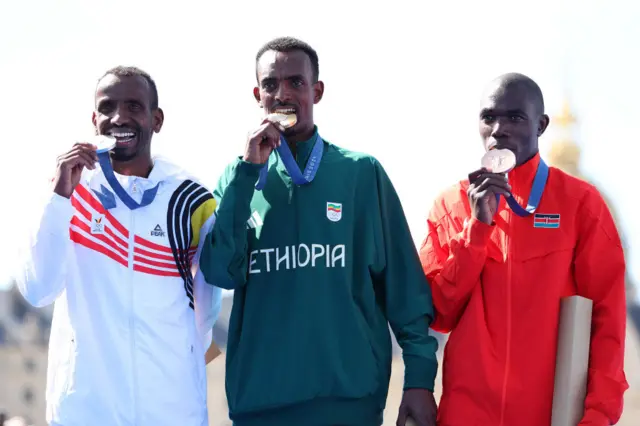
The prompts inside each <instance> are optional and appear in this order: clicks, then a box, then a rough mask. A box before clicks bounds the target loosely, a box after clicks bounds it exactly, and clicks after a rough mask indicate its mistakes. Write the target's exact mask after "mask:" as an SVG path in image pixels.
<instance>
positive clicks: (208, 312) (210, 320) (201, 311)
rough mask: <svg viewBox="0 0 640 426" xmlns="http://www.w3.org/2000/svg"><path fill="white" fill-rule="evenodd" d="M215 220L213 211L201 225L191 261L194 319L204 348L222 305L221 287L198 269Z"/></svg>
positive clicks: (209, 338)
mask: <svg viewBox="0 0 640 426" xmlns="http://www.w3.org/2000/svg"><path fill="white" fill-rule="evenodd" d="M215 221H216V215H215V213H214V214H212V215H211V216H210V217H209V219H207V221H206V222H205V223H204V224H203V225H202V228H201V229H200V241H198V249H197V251H196V254H195V256H194V257H193V263H192V265H193V270H194V279H193V289H194V300H195V304H194V305H195V312H196V321H197V326H198V331H199V334H200V336H201V338H202V341H203V346H204V348H205V349H206V348H208V347H209V346H210V345H211V339H212V329H213V326H214V324H215V323H216V320H217V319H218V315H219V314H220V308H221V305H222V289H221V288H219V287H216V286H214V285H212V283H208V282H207V281H206V280H205V278H204V275H203V274H202V271H201V270H200V253H202V246H203V245H204V240H205V236H206V235H207V234H209V232H211V229H212V228H213V224H214V223H215Z"/></svg>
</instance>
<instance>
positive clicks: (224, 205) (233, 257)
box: [200, 159, 262, 289]
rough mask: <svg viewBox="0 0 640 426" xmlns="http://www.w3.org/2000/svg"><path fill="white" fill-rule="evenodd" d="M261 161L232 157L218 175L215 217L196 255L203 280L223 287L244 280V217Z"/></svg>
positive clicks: (245, 263) (236, 284)
mask: <svg viewBox="0 0 640 426" xmlns="http://www.w3.org/2000/svg"><path fill="white" fill-rule="evenodd" d="M261 167H262V165H259V164H252V163H248V162H246V161H243V160H240V159H238V160H236V161H235V162H234V163H233V164H231V166H229V167H228V168H227V170H226V171H225V173H224V175H223V176H222V177H221V178H220V180H219V182H218V185H217V186H216V189H215V190H214V192H213V196H214V197H215V199H216V201H217V202H218V210H217V212H216V216H217V218H216V221H215V223H214V225H213V228H212V230H211V232H209V233H208V235H207V237H206V239H205V241H204V246H203V248H202V254H201V258H200V269H201V271H202V273H203V275H204V278H205V279H206V280H207V282H209V283H211V284H213V285H215V286H218V287H221V288H225V289H234V288H238V287H242V286H244V285H245V284H246V281H247V267H248V257H249V253H248V246H249V243H248V239H247V236H248V235H247V221H248V220H249V218H250V216H251V199H252V197H253V193H254V191H255V184H256V182H257V180H258V176H259V174H260V168H261Z"/></svg>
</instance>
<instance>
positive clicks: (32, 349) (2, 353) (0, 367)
mask: <svg viewBox="0 0 640 426" xmlns="http://www.w3.org/2000/svg"><path fill="white" fill-rule="evenodd" d="M52 313H53V307H52V306H49V307H47V308H44V309H36V308H33V307H32V306H30V305H29V304H28V303H27V302H26V301H25V300H24V298H23V297H22V295H21V294H20V292H19V291H18V289H17V288H16V286H15V285H13V286H11V287H10V288H9V290H7V291H0V377H1V378H2V379H1V380H0V381H1V383H2V385H1V386H0V415H4V416H5V417H6V418H7V421H8V420H9V419H12V418H13V422H14V423H15V424H16V425H17V424H18V423H17V422H18V420H17V419H16V418H15V417H16V416H20V417H22V418H24V420H25V421H26V424H29V425H34V426H44V424H45V423H44V414H45V386H46V377H47V349H48V343H49V331H50V326H51V316H52Z"/></svg>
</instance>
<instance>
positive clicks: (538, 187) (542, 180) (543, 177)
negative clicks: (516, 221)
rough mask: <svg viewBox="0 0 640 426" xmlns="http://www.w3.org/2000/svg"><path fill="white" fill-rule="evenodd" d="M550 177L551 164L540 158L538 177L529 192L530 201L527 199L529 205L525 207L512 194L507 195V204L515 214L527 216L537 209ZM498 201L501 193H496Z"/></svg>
mask: <svg viewBox="0 0 640 426" xmlns="http://www.w3.org/2000/svg"><path fill="white" fill-rule="evenodd" d="M548 177H549V166H547V163H545V162H544V161H543V160H542V158H540V163H538V170H537V171H536V177H535V178H534V179H533V186H532V187H531V193H530V194H529V201H527V207H526V208H523V207H522V206H521V205H520V204H518V202H517V201H516V199H515V198H514V197H513V194H511V196H510V197H506V199H507V204H508V205H509V207H510V208H511V211H513V212H514V213H515V214H517V215H518V216H520V217H527V216H529V215H530V214H532V213H533V212H535V211H536V209H537V208H538V205H539V204H540V199H541V198H542V193H543V192H544V187H545V185H546V184H547V178H548ZM496 201H498V204H499V203H500V195H499V194H496Z"/></svg>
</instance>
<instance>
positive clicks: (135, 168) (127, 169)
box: [111, 157, 153, 178]
mask: <svg viewBox="0 0 640 426" xmlns="http://www.w3.org/2000/svg"><path fill="white" fill-rule="evenodd" d="M111 164H112V166H113V171H114V172H116V173H118V174H120V175H123V176H138V177H143V178H147V177H149V174H150V173H151V169H152V168H153V160H151V157H148V158H144V159H142V158H135V159H133V160H131V161H112V163H111Z"/></svg>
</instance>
